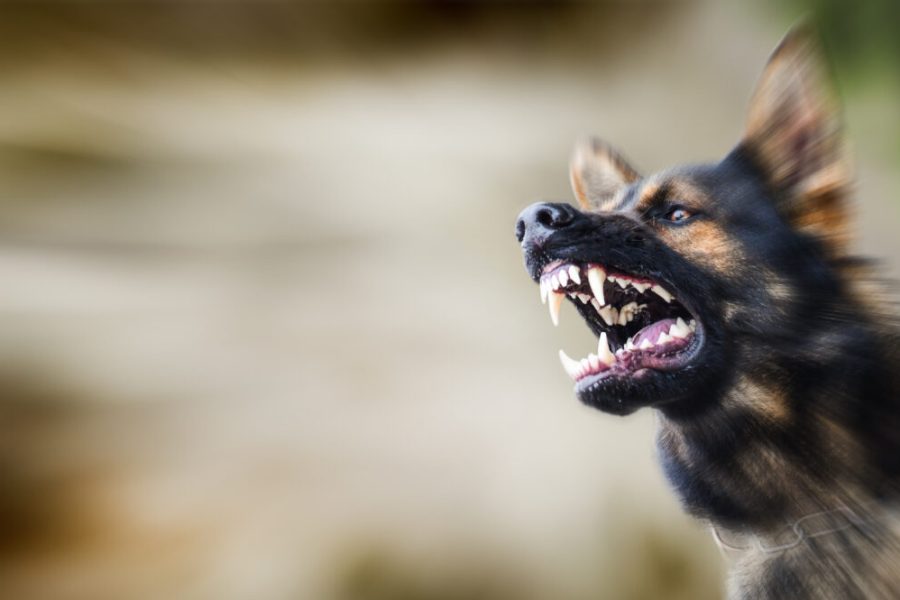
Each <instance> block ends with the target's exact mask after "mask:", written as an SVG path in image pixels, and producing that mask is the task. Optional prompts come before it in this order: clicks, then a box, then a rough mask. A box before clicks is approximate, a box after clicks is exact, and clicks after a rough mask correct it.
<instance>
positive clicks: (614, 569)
mask: <svg viewBox="0 0 900 600" xmlns="http://www.w3.org/2000/svg"><path fill="white" fill-rule="evenodd" d="M898 6H900V5H898V4H897V3H896V2H893V1H892V0H884V1H881V2H858V3H851V4H847V3H840V2H837V1H834V2H832V1H825V0H823V1H819V2H813V1H805V2H804V1H793V2H787V3H784V2H781V3H776V2H771V3H757V4H746V3H744V4H740V3H736V2H730V1H715V0H708V1H703V0H695V1H691V2H680V1H675V0H671V1H660V2H648V1H637V0H635V1H629V2H600V1H597V2H577V3H576V2H506V3H501V2H472V1H470V2H453V1H434V0H432V1H426V0H421V1H416V2H402V3H398V2H378V1H370V2H313V1H300V2H293V3H271V2H250V1H247V2H215V1H206V2H183V3H180V2H142V3H127V2H92V3H84V2H61V3H43V2H41V3H34V2H31V3H25V4H13V3H3V4H2V5H0V50H2V51H0V210H2V216H0V280H2V282H3V285H2V293H0V597H3V598H9V599H32V598H34V599H55V598H66V599H85V600H87V599H90V600H102V599H106V598H109V599H156V598H171V599H182V598H184V599H216V600H229V599H235V600H239V599H249V598H253V599H273V600H279V599H297V600H307V599H308V600H320V599H321V600H332V599H333V600H356V599H360V600H362V599H366V600H368V599H371V600H395V599H396V600H461V599H475V600H479V599H480V600H511V599H516V600H529V599H533V600H544V599H572V600H581V599H585V600H586V599H607V598H609V599H644V598H647V599H649V598H673V599H682V598H683V599H692V600H703V599H707V598H710V599H712V598H720V597H721V594H722V584H721V577H722V572H723V564H722V561H721V559H720V556H719V555H718V552H717V550H716V549H715V547H714V545H713V543H712V541H711V540H710V538H709V536H708V535H707V533H706V532H705V531H704V529H703V527H702V525H701V524H699V523H695V522H692V521H690V520H689V519H688V518H686V517H685V516H683V515H682V513H681V511H680V509H679V507H678V506H677V504H676V502H675V500H674V498H673V497H672V496H671V495H670V493H669V492H668V490H667V489H666V485H665V483H664V482H663V479H662V476H661V474H660V472H659V469H658V468H657V466H656V465H655V463H654V456H653V442H652V438H653V415H652V414H650V413H649V412H646V413H642V414H638V415H636V416H634V417H632V418H629V419H618V418H614V417H610V416H606V415H601V414H599V413H597V412H594V411H591V410H589V409H587V408H584V407H582V406H580V405H579V404H578V402H577V401H576V400H575V399H574V397H573V396H572V394H571V393H570V388H571V386H570V383H569V381H568V379H567V377H566V375H565V374H564V373H563V371H562V369H561V368H560V366H559V364H558V362H557V360H556V351H557V349H558V348H559V347H565V348H566V349H567V350H568V351H569V353H570V354H571V353H573V352H575V353H576V354H584V353H585V352H587V351H588V349H589V348H590V347H591V346H592V341H591V336H590V334H589V333H588V332H587V330H586V328H584V327H583V326H582V325H581V324H580V322H579V320H578V319H577V318H576V315H575V313H574V311H572V310H571V309H570V308H565V309H563V310H564V312H563V315H562V324H561V326H560V328H559V329H558V330H557V329H554V328H553V327H552V326H551V324H550V321H549V317H548V316H547V314H546V307H544V306H542V305H541V303H540V300H539V297H538V291H537V289H536V287H535V286H534V285H533V284H531V283H530V281H528V280H527V278H526V277H525V275H524V272H523V270H522V267H521V257H520V255H519V250H518V247H517V244H516V243H515V240H514V238H513V225H514V219H515V217H516V215H517V213H518V211H519V210H520V209H521V208H522V207H524V206H525V205H526V204H528V203H530V202H532V201H535V200H538V199H568V198H569V197H570V193H569V190H568V183H567V165H566V163H567V158H568V154H569V151H570V148H571V145H572V142H573V140H574V139H575V138H576V136H578V135H580V134H583V133H591V132H592V133H598V134H601V135H602V136H603V137H605V138H606V139H608V140H610V141H611V142H613V143H614V144H616V145H618V146H619V147H620V148H622V149H623V150H624V152H625V154H626V155H628V156H629V157H631V158H632V159H633V161H634V162H635V163H636V164H637V165H638V166H640V167H641V168H642V169H644V170H646V171H652V170H655V169H658V168H661V167H664V166H666V165H669V164H672V163H676V162H685V161H700V160H709V159H715V158H717V157H720V156H722V155H723V154H724V153H725V152H726V151H727V150H728V149H729V148H730V147H731V146H733V144H734V143H735V142H736V141H737V139H738V137H739V135H740V132H741V129H742V123H743V115H744V111H745V108H746V104H747V99H748V98H749V95H750V92H751V90H752V87H753V84H754V81H755V79H756V77H757V75H758V74H759V72H760V70H761V68H762V66H763V64H764V62H765V60H766V57H767V55H768V53H769V52H770V50H771V49H772V48H773V47H774V46H775V44H776V43H777V41H778V39H779V38H780V37H781V35H782V34H783V33H784V31H785V30H786V29H787V27H788V26H789V25H790V24H791V23H793V22H794V21H795V20H796V19H797V18H798V16H800V15H802V14H808V15H811V16H812V18H813V19H814V20H815V21H816V22H817V23H819V24H820V25H821V27H822V29H821V30H822V34H823V37H824V39H825V42H826V44H827V45H828V48H829V50H830V51H831V56H832V59H833V61H834V64H835V71H836V74H837V79H838V81H839V84H840V91H841V95H842V97H843V99H844V102H845V104H846V119H847V128H848V131H849V134H850V137H851V139H852V141H853V150H854V155H855V157H856V162H857V165H858V173H859V179H860V184H859V190H860V194H859V195H860V197H861V198H864V199H865V200H864V202H861V203H860V210H859V219H860V231H861V234H862V235H861V240H860V248H861V249H862V250H864V251H866V252H870V253H875V254H878V255H880V256H882V257H884V258H885V265H886V266H885V269H886V270H887V271H888V272H889V273H891V274H896V272H897V269H896V268H897V266H898V264H900V262H898V261H900V240H898V238H897V235H896V227H897V224H898V222H900V220H898V216H900V215H898V206H900V204H898V200H900V172H898V169H897V167H898V163H900V141H898V140H900V135H898V134H900V110H898V106H900V92H898V90H900V42H898V40H900V37H898V36H896V26H897V24H898V23H900V14H898Z"/></svg>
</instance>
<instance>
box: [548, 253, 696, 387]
mask: <svg viewBox="0 0 900 600" xmlns="http://www.w3.org/2000/svg"><path fill="white" fill-rule="evenodd" d="M540 287H541V300H542V301H543V302H545V303H548V304H549V307H550V319H551V320H552V321H553V323H554V325H555V324H557V323H558V322H559V311H560V306H561V304H562V301H563V299H564V298H565V297H566V296H568V297H569V298H570V299H571V300H572V302H573V303H574V304H575V306H576V308H577V309H578V311H579V312H580V313H581V315H582V316H583V317H584V318H585V320H586V321H587V324H588V326H589V327H590V328H591V330H592V331H593V332H594V333H595V334H596V335H597V336H598V338H599V341H598V346H597V352H596V354H594V353H591V354H588V355H587V356H586V357H585V358H582V359H581V360H575V359H573V358H570V357H569V356H568V355H567V354H566V353H565V352H563V351H562V350H560V352H559V358H560V361H561V362H562V365H563V368H564V369H565V370H566V373H568V374H569V376H570V377H571V378H572V379H573V380H575V382H576V384H577V385H576V387H577V389H578V390H579V391H582V392H584V391H589V390H593V389H594V388H599V387H600V386H602V385H603V383H604V382H605V381H607V380H611V379H621V378H632V379H634V378H640V377H642V376H643V375H645V374H646V373H648V372H649V371H648V370H654V371H675V370H678V369H682V368H684V367H685V366H687V365H688V364H689V363H690V362H691V360H692V359H693V358H694V356H696V354H697V353H698V351H699V349H700V347H701V345H702V337H703V335H702V325H701V324H700V323H699V321H698V320H697V319H696V318H695V317H694V315H693V314H692V313H691V311H690V310H689V309H688V308H687V307H686V306H685V305H684V304H683V303H682V302H680V301H679V299H678V298H676V297H675V295H674V294H673V293H672V292H670V291H669V290H668V289H666V288H665V287H664V286H663V285H661V284H660V283H658V282H656V281H653V280H651V279H649V278H647V277H644V276H638V275H634V274H629V273H624V272H621V271H618V270H615V269H613V268H611V267H608V266H604V265H600V264H596V263H584V264H577V263H573V262H568V261H566V262H564V261H558V260H557V261H553V262H551V263H550V264H548V265H546V266H545V267H544V268H543V271H542V273H541V277H540Z"/></svg>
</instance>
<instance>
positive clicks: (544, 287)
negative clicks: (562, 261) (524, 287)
mask: <svg viewBox="0 0 900 600" xmlns="http://www.w3.org/2000/svg"><path fill="white" fill-rule="evenodd" d="M549 293H550V284H549V283H548V281H547V280H546V279H541V304H547V295H548V294H549Z"/></svg>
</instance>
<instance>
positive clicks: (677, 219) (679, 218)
mask: <svg viewBox="0 0 900 600" xmlns="http://www.w3.org/2000/svg"><path fill="white" fill-rule="evenodd" d="M693 216H694V213H692V212H691V211H689V210H688V209H686V208H684V207H683V206H674V207H672V208H671V209H670V210H669V212H667V213H666V214H665V216H664V218H665V219H666V220H667V221H671V222H672V223H683V222H684V221H687V220H688V219H690V218H691V217H693Z"/></svg>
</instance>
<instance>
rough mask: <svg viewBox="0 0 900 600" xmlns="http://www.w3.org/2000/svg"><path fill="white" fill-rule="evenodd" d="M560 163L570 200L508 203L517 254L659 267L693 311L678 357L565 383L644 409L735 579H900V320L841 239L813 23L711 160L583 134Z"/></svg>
mask: <svg viewBox="0 0 900 600" xmlns="http://www.w3.org/2000/svg"><path fill="white" fill-rule="evenodd" d="M571 180H572V187H573V190H574V193H575V196H576V198H577V200H578V202H579V204H580V207H581V208H580V209H575V208H573V207H571V206H569V205H566V204H542V205H540V206H536V207H533V208H530V209H528V210H527V211H526V212H523V215H522V216H521V217H520V220H519V222H518V224H517V235H518V237H519V239H520V241H521V242H522V247H523V252H524V254H525V259H526V268H527V270H528V271H529V274H530V275H531V276H532V277H533V278H534V279H535V280H536V281H538V280H539V279H540V277H541V273H542V270H543V269H545V268H546V267H547V265H548V264H552V261H554V260H556V261H559V260H565V261H569V262H572V263H574V264H592V263H599V264H603V265H611V266H613V267H615V268H616V269H618V270H621V271H624V272H626V273H634V274H637V275H640V276H646V277H648V278H651V279H652V280H655V281H659V282H664V283H665V285H666V287H667V288H668V289H670V290H674V291H675V294H676V295H677V296H678V297H679V298H685V302H686V306H689V308H690V312H691V313H692V314H693V315H694V316H695V317H696V318H697V320H698V321H700V322H701V323H702V327H703V331H704V333H703V341H702V348H701V349H700V350H698V351H697V353H696V356H694V357H693V358H692V359H691V361H690V362H689V364H686V365H685V366H683V367H681V368H679V369H678V370H672V371H665V370H663V371H659V372H657V371H654V370H653V369H646V368H645V369H642V370H640V371H639V372H637V371H636V372H635V373H633V374H631V375H628V376H622V377H618V378H617V377H612V376H610V377H606V378H605V379H602V380H598V382H597V383H596V384H592V386H586V385H585V386H576V391H577V393H578V396H579V398H580V399H581V400H582V401H583V402H585V403H586V404H589V405H591V406H594V407H596V408H599V409H601V410H604V411H606V412H610V413H614V414H628V413H630V412H633V411H635V410H638V409H640V408H644V407H651V408H654V409H656V411H657V412H658V414H659V431H658V437H657V448H658V453H659V459H660V462H661V464H662V467H663V470H664V472H665V474H666V476H667V478H668V480H669V481H670V483H671V485H672V487H673V488H674V490H675V492H676V494H677V495H678V496H679V498H680V500H681V502H682V503H683V505H684V507H685V509H686V510H687V511H688V512H690V513H691V514H693V515H695V516H696V517H698V518H700V519H704V520H706V521H708V522H710V523H711V524H712V526H713V527H714V528H715V531H716V534H717V536H719V539H721V540H726V541H725V545H726V546H727V547H731V548H732V550H731V551H730V552H729V556H730V563H731V564H730V577H729V586H728V589H729V597H730V598H734V599H743V600H751V599H754V600H755V599H787V598H791V599H806V598H809V599H812V598H834V599H839V598H840V599H848V598H879V599H880V598H885V599H886V598H898V597H900V520H898V518H897V514H898V513H897V512H896V511H895V510H894V507H895V505H896V502H897V499H898V498H897V496H898V481H900V334H898V331H900V329H898V326H897V320H896V318H895V310H894V305H893V300H892V296H891V295H890V294H889V293H888V291H887V290H888V288H887V286H886V285H884V284H882V283H881V282H879V281H878V280H877V278H876V277H875V276H874V271H875V269H874V265H873V264H872V263H870V262H868V261H866V260H862V259H860V258H858V257H856V256H854V255H853V254H852V250H851V243H852V239H851V235H850V231H851V226H852V223H851V219H850V214H849V212H850V211H849V199H850V191H851V176H850V169H849V167H848V164H847V159H846V156H845V152H844V150H843V143H842V137H841V124H840V116H839V111H838V107H837V101H836V99H835V97H834V95H833V93H832V91H831V88H830V86H829V77H828V73H827V69H826V68H825V66H824V61H823V60H822V54H821V52H820V49H819V47H818V45H817V43H816V42H815V38H814V36H813V35H812V34H811V33H810V31H809V30H808V29H807V28H805V27H800V28H797V29H795V30H793V31H791V32H790V33H789V34H788V35H787V36H786V37H785V39H784V40H783V41H782V42H781V44H780V45H779V46H778V48H777V49H776V50H775V52H774V53H773V55H772V57H771V58H770V60H769V62H768V64H767V66H766V67H765V70H764V73H763V75H762V78H761V79H760V81H759V83H758V86H757V89H756V92H755V93H754V95H753V98H752V101H751V104H750V110H749V115H748V118H747V123H746V129H745V133H744V136H743V138H742V139H741V140H740V142H739V143H738V145H737V146H736V147H735V148H734V149H733V150H732V151H731V152H730V153H729V154H728V155H727V156H726V157H725V158H724V159H723V160H722V161H720V162H718V163H715V164H707V165H695V166H681V167H676V168H673V169H670V170H667V171H664V172H661V173H657V174H654V175H650V176H646V177H644V176H641V175H639V174H638V172H637V171H636V170H635V169H634V168H633V167H631V166H630V165H629V164H628V162H627V161H626V160H625V159H624V158H622V156H621V155H620V154H618V153H617V152H616V151H615V150H613V149H612V148H611V147H610V146H608V145H607V144H605V143H603V142H600V141H598V140H594V139H589V140H586V141H584V142H582V143H580V144H579V145H578V147H577V148H576V151H575V153H574V155H573V158H572V162H571ZM528 211H530V212H528ZM541 211H544V212H543V213H542V212H541ZM548 211H549V212H548ZM674 211H682V212H680V213H678V212H674ZM542 215H543V216H542ZM548 215H550V216H551V217H553V218H550V217H548ZM673 215H676V216H677V217H678V219H677V220H676V219H674V218H673ZM684 215H687V217H684ZM682 217H684V218H682ZM548 218H550V220H549V221H548V220H547V219H548ZM554 219H556V220H554ZM575 304H576V307H577V308H578V310H579V312H581V313H582V314H583V315H587V313H589V312H590V307H589V306H588V307H587V308H585V307H584V306H579V304H578V302H575ZM588 325H589V326H590V327H591V329H592V330H594V332H595V333H597V334H598V335H599V333H600V332H601V331H602V330H603V329H604V328H603V326H602V323H599V322H598V320H597V318H596V316H595V317H593V319H588ZM792 544H793V545H792ZM782 547H783V548H782Z"/></svg>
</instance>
